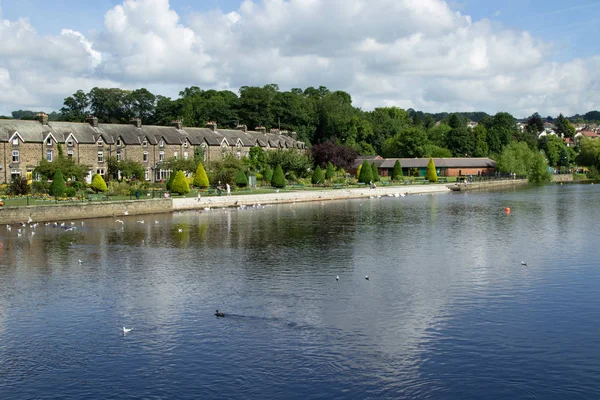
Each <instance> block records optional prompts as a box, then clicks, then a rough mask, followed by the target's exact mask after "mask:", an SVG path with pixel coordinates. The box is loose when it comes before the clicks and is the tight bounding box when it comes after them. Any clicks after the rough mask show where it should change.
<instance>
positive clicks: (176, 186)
mask: <svg viewBox="0 0 600 400" xmlns="http://www.w3.org/2000/svg"><path fill="white" fill-rule="evenodd" d="M174 175H175V178H173V182H171V189H170V190H171V192H174V193H179V194H188V193H189V192H190V185H189V184H188V182H187V179H186V177H185V175H184V174H183V171H177V173H176V174H174Z"/></svg>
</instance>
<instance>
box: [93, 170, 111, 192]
mask: <svg viewBox="0 0 600 400" xmlns="http://www.w3.org/2000/svg"><path fill="white" fill-rule="evenodd" d="M92 189H94V192H96V193H98V192H106V190H107V189H108V188H107V187H106V182H104V178H103V177H102V175H100V174H95V175H94V176H93V177H92Z"/></svg>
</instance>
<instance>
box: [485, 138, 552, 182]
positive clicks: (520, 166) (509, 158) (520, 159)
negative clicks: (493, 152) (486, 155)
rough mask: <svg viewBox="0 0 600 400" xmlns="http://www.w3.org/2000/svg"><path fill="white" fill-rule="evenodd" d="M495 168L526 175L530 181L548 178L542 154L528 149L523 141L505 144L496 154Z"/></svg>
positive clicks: (546, 179)
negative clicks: (500, 151)
mask: <svg viewBox="0 0 600 400" xmlns="http://www.w3.org/2000/svg"><path fill="white" fill-rule="evenodd" d="M496 169H497V170H498V171H499V172H504V173H509V174H513V173H516V174H517V175H521V176H527V178H528V179H529V180H530V181H531V182H546V181H548V180H549V179H550V172H549V171H548V164H547V162H546V158H545V157H544V155H543V154H542V153H540V152H539V151H536V150H532V149H530V148H529V146H528V145H527V143H524V142H513V143H511V144H509V145H508V146H506V147H505V148H504V149H503V150H502V153H500V155H499V156H498V160H497V162H496Z"/></svg>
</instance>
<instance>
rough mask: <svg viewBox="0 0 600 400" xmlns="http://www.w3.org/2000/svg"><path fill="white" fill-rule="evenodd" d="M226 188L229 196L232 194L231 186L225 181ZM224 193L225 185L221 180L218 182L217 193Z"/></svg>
mask: <svg viewBox="0 0 600 400" xmlns="http://www.w3.org/2000/svg"><path fill="white" fill-rule="evenodd" d="M225 190H226V191H227V196H231V186H229V183H225ZM222 193H223V185H222V184H221V181H219V183H218V184H217V194H218V195H219V196H220V195H221V194H222Z"/></svg>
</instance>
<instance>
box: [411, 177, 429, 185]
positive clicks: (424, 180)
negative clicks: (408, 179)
mask: <svg viewBox="0 0 600 400" xmlns="http://www.w3.org/2000/svg"><path fill="white" fill-rule="evenodd" d="M413 183H419V184H425V183H429V181H428V180H427V179H421V178H417V179H415V180H414V181H413Z"/></svg>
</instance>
